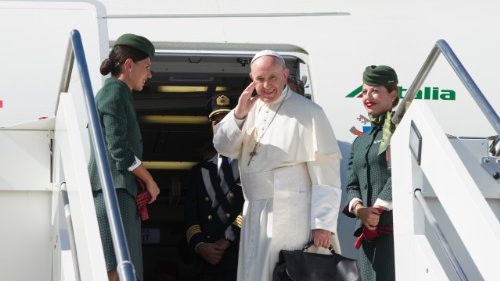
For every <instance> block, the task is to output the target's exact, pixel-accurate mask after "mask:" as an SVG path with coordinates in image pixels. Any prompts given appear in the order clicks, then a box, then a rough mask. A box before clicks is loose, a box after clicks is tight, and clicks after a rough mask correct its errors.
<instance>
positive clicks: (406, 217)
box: [0, 0, 500, 280]
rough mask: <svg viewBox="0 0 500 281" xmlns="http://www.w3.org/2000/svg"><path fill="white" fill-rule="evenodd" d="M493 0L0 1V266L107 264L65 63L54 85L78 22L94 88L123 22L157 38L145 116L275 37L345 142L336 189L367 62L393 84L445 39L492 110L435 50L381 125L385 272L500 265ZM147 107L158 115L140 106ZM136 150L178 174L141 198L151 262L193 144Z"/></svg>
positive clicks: (418, 273) (497, 21) (192, 117)
mask: <svg viewBox="0 0 500 281" xmlns="http://www.w3.org/2000/svg"><path fill="white" fill-rule="evenodd" d="M498 7H499V6H498V3H496V2H495V1H488V0H478V1H473V2H471V1H448V0H443V1H429V0H423V1H412V2H409V1H393V0H384V1H362V0H360V1H343V0H342V1H319V0H318V1H300V0H292V1H286V2H283V1H261V0H258V1H227V0H226V1H224V0H211V1H129V0H126V1H115V0H109V1H102V2H98V1H0V36H1V38H2V40H1V41H2V44H1V45H0V55H1V57H2V60H1V61H2V65H1V67H0V77H1V78H0V144H2V145H0V153H1V155H2V160H1V161H0V168H1V170H2V176H0V209H1V210H2V211H1V212H0V221H2V222H3V225H2V229H3V230H2V232H0V248H1V249H2V251H1V252H0V261H1V262H0V280H106V273H105V266H104V257H103V254H102V249H101V245H100V240H99V234H98V229H97V222H96V219H95V212H94V209H93V205H92V204H93V203H92V194H91V192H90V183H89V180H88V174H87V170H86V163H87V159H88V155H89V152H88V151H89V149H92V148H90V147H91V146H90V143H91V142H90V141H89V137H88V129H87V126H88V123H89V120H88V117H87V112H86V108H85V102H84V98H83V91H82V85H81V82H80V78H81V77H82V75H81V73H79V72H78V70H77V67H78V66H77V63H75V65H74V66H73V68H71V69H73V71H72V75H71V79H70V80H69V81H68V82H69V87H68V88H64V87H63V86H62V85H64V79H63V78H64V76H63V69H64V67H65V65H67V58H68V56H67V48H68V44H69V38H70V32H71V31H72V30H78V32H79V34H81V38H82V42H83V48H84V51H85V56H86V63H87V64H88V70H89V77H90V82H91V90H92V92H93V94H96V93H97V91H98V90H99V88H100V87H101V85H102V82H103V81H104V79H103V77H102V76H101V75H100V74H99V72H98V69H99V65H100V63H101V61H102V60H103V59H104V58H106V57H107V54H108V51H109V47H110V46H111V45H112V43H113V41H114V40H116V39H117V38H118V37H119V36H120V35H121V34H123V33H135V34H140V35H143V36H145V37H147V38H149V39H150V40H151V41H152V42H153V43H154V45H155V47H156V55H155V58H154V59H153V72H154V73H153V79H152V81H151V86H150V92H148V93H145V94H144V95H142V96H141V94H139V95H137V96H136V97H137V100H136V102H137V107H138V112H142V113H143V114H139V116H141V122H142V124H149V123H151V124H159V123H160V124H167V125H166V126H168V124H170V125H172V124H175V125H176V126H178V125H179V124H185V125H186V126H190V125H193V124H199V123H203V122H205V121H204V120H205V119H203V118H204V116H202V115H203V114H191V113H190V114H187V115H186V114H184V116H183V114H182V112H181V113H179V112H177V111H178V110H177V111H176V108H177V107H178V108H182V109H183V110H184V109H185V110H186V111H185V112H188V111H189V110H194V111H193V112H195V111H196V108H191V102H198V103H199V104H201V103H200V101H201V99H202V98H203V97H204V96H203V94H201V95H200V94H199V93H198V94H196V93H190V94H189V95H185V97H184V96H182V95H171V96H168V93H161V91H160V90H155V89H160V88H159V87H162V86H166V85H170V84H176V83H177V84H184V85H188V84H189V85H191V84H192V85H191V86H193V85H195V84H196V85H200V84H201V83H203V81H205V82H207V81H208V82H207V83H212V82H213V81H229V80H231V79H234V80H235V81H241V85H240V87H244V84H243V83H244V82H245V79H246V78H245V77H246V75H247V73H248V69H249V68H248V61H245V60H248V58H251V56H252V55H253V54H254V53H255V52H257V51H259V50H261V49H274V50H276V51H279V52H281V53H282V54H283V55H284V56H285V58H286V60H287V65H288V64H289V66H290V67H291V68H292V69H293V73H294V74H295V75H296V76H297V77H300V78H301V79H302V80H303V81H305V85H306V88H305V92H306V94H307V95H308V96H310V97H311V98H312V99H313V100H314V101H315V102H316V103H318V104H319V105H321V106H322V107H323V109H324V110H325V112H326V114H327V116H328V118H329V120H330V122H331V124H332V127H333V129H334V132H335V134H336V137H337V140H338V141H339V145H340V147H341V150H342V154H343V157H344V159H343V161H342V182H343V189H345V179H346V166H347V158H348V157H349V152H350V145H351V143H352V141H353V140H354V138H355V137H356V134H359V133H361V132H362V130H363V126H366V125H367V124H365V123H364V122H362V121H363V120H364V119H363V118H362V117H360V115H366V113H365V111H364V108H363V106H362V104H361V101H360V99H359V98H358V96H359V93H360V88H359V87H360V86H361V75H362V72H363V70H364V68H365V67H366V66H367V65H372V64H375V65H379V64H386V65H390V66H392V67H394V68H395V69H396V71H397V73H398V77H399V85H400V96H401V97H404V96H405V95H406V93H407V92H408V90H409V88H410V86H411V85H412V83H413V81H414V79H415V77H416V76H417V74H418V73H419V71H420V69H421V67H422V66H423V65H424V62H425V61H426V59H427V57H428V55H429V53H430V52H431V49H432V48H433V47H434V46H435V44H436V42H438V40H440V39H443V40H445V41H446V42H447V43H448V44H449V46H450V47H451V48H452V50H453V51H454V53H455V54H456V56H457V57H458V59H460V61H461V63H462V64H463V66H464V68H465V70H466V71H467V72H468V74H470V76H471V77H472V78H473V79H474V81H475V83H476V84H477V86H478V87H479V89H480V90H481V91H482V93H483V94H484V97H485V99H486V100H487V101H488V103H489V106H490V108H491V109H493V110H492V112H490V113H489V115H490V117H486V116H485V114H484V113H483V112H482V111H481V109H480V106H478V105H477V103H476V101H475V100H474V98H473V97H472V95H471V94H470V93H469V91H468V89H467V87H466V86H464V84H463V83H462V81H461V80H460V79H459V78H458V76H457V74H456V73H455V71H454V70H453V68H452V67H451V66H450V63H449V62H448V61H447V60H446V59H445V57H444V56H442V55H441V56H440V57H439V58H438V59H437V61H436V63H435V64H434V66H433V67H432V69H431V70H430V71H429V72H428V75H427V76H426V79H425V80H424V81H423V84H422V85H421V86H420V87H419V92H418V93H417V95H416V98H415V100H414V101H413V102H412V104H411V106H410V107H409V110H408V111H407V112H406V114H405V117H404V118H403V120H402V121H401V123H400V125H399V127H398V129H397V130H396V133H395V134H394V136H393V140H392V141H391V143H392V144H393V147H392V157H393V158H392V167H393V170H392V171H393V201H394V208H395V210H396V211H395V212H394V220H395V233H394V234H395V244H396V253H395V254H396V275H397V279H398V280H500V267H499V266H498V265H497V264H496V263H497V262H496V260H497V259H496V258H495V253H499V252H500V224H499V221H498V218H499V215H500V192H499V191H498V190H500V189H499V188H500V183H499V180H498V175H500V168H499V167H500V160H499V157H498V154H496V155H492V153H491V152H488V150H489V149H490V148H491V147H493V149H495V146H494V145H493V146H492V145H491V143H492V139H493V138H492V137H495V136H497V137H498V135H499V131H498V127H495V126H498V124H497V125H495V123H494V122H493V123H492V122H490V121H491V120H495V118H496V120H498V113H497V111H498V108H500V97H499V95H498V94H497V93H496V92H495V90H496V88H497V84H498V72H499V71H498V69H499V66H500V52H499V50H500V36H499V35H498V27H499V26H500V18H499V17H498V15H497V11H498ZM226 74H227V76H226ZM204 79H205V80H204ZM210 79H212V80H210ZM213 79H215V80H213ZM233 82H234V81H233ZM226 83H227V84H228V85H232V86H233V88H232V92H231V93H228V94H229V95H233V96H237V95H238V93H239V92H238V88H237V87H236V88H234V85H233V84H231V83H232V82H226ZM235 83H236V82H235ZM228 87H229V88H230V86H228ZM241 89H243V88H241ZM197 108H198V109H199V106H198V107H197ZM158 112H159V113H158ZM151 116H153V118H152V119H148V118H149V117H151ZM158 116H160V117H159V119H160V120H163V121H147V120H158V119H154V117H158ZM169 116H170V117H172V118H173V117H175V118H179V116H182V117H184V118H181V119H182V121H172V120H173V119H172V118H170V119H169ZM186 116H187V117H186ZM491 116H493V117H491ZM495 116H496V117H495ZM162 118H163V119H162ZM175 118H174V119H175ZM177 120H180V119H177ZM200 120H201V121H200ZM148 122H149V123H148ZM176 122H177V123H176ZM197 122H198V123H197ZM412 123H413V126H412ZM145 126H149V127H147V128H148V130H155V129H154V128H159V127H154V126H155V125H145ZM151 128H153V129H151ZM412 128H413V129H412ZM415 128H416V129H415ZM157 130H158V132H160V133H161V129H157ZM148 136H150V135H146V136H145V146H147V145H151V144H152V143H154V141H153V140H156V139H151V141H150V142H148V141H147V140H148ZM207 136H208V135H204V137H205V138H206V137H207ZM419 139H420V141H419ZM160 140H162V139H160ZM190 140H191V139H190V138H189V137H185V139H182V140H180V141H179V140H178V141H179V143H181V142H183V141H186V142H188V143H189V141H190ZM176 144H177V143H176ZM179 145H180V144H179ZM195 149H197V148H195V147H192V150H195ZM185 153H191V152H190V151H188V150H186V152H185ZM144 160H145V161H146V163H147V164H149V165H150V167H157V168H153V169H156V172H157V173H158V174H160V175H161V173H167V174H168V175H172V174H173V175H174V176H172V178H169V179H170V181H168V182H165V183H164V186H170V188H171V189H172V190H175V192H173V193H172V194H173V195H172V194H170V195H169V196H168V197H167V198H166V199H165V200H164V201H163V203H164V204H163V205H162V204H159V205H158V206H157V207H153V206H152V207H151V208H152V213H155V214H158V217H156V218H153V219H156V220H154V222H156V223H157V224H155V223H152V224H145V227H144V233H145V237H144V241H143V242H144V245H145V246H144V247H145V260H147V261H148V263H149V264H151V263H153V262H156V261H157V260H156V259H157V258H158V257H161V256H162V255H166V256H168V257H169V258H174V259H175V257H176V255H175V253H174V254H172V250H173V249H175V247H176V246H172V247H171V246H169V245H170V244H171V243H173V242H172V241H175V238H176V237H177V236H179V237H181V236H182V235H183V232H182V231H181V232H179V233H177V234H175V233H174V234H172V233H170V234H168V235H173V238H172V237H171V236H168V237H169V238H168V239H167V240H164V239H165V237H167V234H165V233H166V231H165V227H162V226H160V225H163V226H165V225H166V226H168V227H171V226H172V225H174V224H175V222H179V216H180V215H179V214H180V213H182V204H181V203H179V202H180V201H176V200H181V199H182V196H181V191H182V184H181V186H179V185H178V184H175V183H174V182H175V181H176V180H174V179H173V178H176V176H177V174H176V172H175V171H179V172H178V173H179V175H182V173H183V171H185V170H186V169H188V168H189V167H190V163H191V162H190V161H192V159H188V158H186V159H174V160H172V159H166V161H152V159H144ZM149 160H151V161H149ZM154 160H158V159H154ZM167 160H168V161H167ZM155 165H156V166H155ZM158 167H160V168H158ZM495 173H499V174H496V176H495ZM179 177H181V176H179ZM179 177H177V178H176V179H179ZM161 185H162V184H161V183H160V186H161ZM415 189H417V191H415ZM418 190H421V191H422V192H418ZM163 192H164V193H167V191H163V190H162V193H163ZM420 194H421V195H422V198H424V199H425V201H427V204H428V205H429V207H430V210H431V211H432V212H433V213H434V216H435V218H436V219H437V221H438V225H439V227H440V229H441V230H442V233H443V234H444V237H445V240H446V241H444V242H443V241H442V239H441V237H440V236H436V235H435V234H434V232H433V229H434V228H433V227H432V226H433V223H431V222H429V219H428V218H427V217H425V216H424V209H423V208H422V207H421V205H420V204H419V203H418V202H420V201H421V200H419V199H418V200H417V199H415V198H416V197H417V198H418V197H419V196H420ZM173 201H175V202H177V204H174V203H172V202H173ZM342 203H343V204H344V203H345V202H344V201H342ZM172 228H173V229H177V230H180V229H181V228H180V227H179V226H177V227H175V226H172ZM353 230H354V224H353V221H352V220H350V219H347V218H345V217H344V216H343V215H342V214H340V215H339V229H338V232H339V236H340V240H341V244H342V245H341V246H342V254H344V255H346V256H350V257H355V256H356V253H355V251H354V250H353V249H352V242H353V238H352V232H353ZM175 235H177V236H175ZM169 243H170V244H169ZM443 245H445V246H444V247H443ZM447 245H448V246H447ZM169 247H170V248H169ZM447 248H451V249H452V251H451V252H452V255H451V257H450V255H449V254H448V252H447ZM169 251H170V252H169ZM179 260H180V258H177V259H175V262H180V261H179ZM145 264H146V263H145ZM145 270H146V271H152V268H151V267H150V268H145ZM188 270H189V268H188V267H186V266H181V272H182V271H188ZM464 276H465V278H466V279H464ZM146 280H147V279H146Z"/></svg>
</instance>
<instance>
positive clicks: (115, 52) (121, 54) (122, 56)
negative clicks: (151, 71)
mask: <svg viewBox="0 0 500 281" xmlns="http://www.w3.org/2000/svg"><path fill="white" fill-rule="evenodd" d="M147 57H148V55H147V54H146V53H144V52H142V51H139V50H137V49H135V48H132V47H129V46H124V45H115V46H114V47H113V49H112V50H111V52H109V55H108V58H107V59H105V60H104V61H103V62H102V63H101V68H100V72H101V74H102V75H107V74H108V73H110V72H111V75H113V76H118V75H120V73H121V71H122V70H121V66H122V64H123V63H124V62H125V61H126V60H127V59H128V58H131V59H132V60H133V61H134V62H138V61H141V60H143V59H145V58H147Z"/></svg>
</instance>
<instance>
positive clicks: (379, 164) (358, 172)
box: [344, 126, 392, 227]
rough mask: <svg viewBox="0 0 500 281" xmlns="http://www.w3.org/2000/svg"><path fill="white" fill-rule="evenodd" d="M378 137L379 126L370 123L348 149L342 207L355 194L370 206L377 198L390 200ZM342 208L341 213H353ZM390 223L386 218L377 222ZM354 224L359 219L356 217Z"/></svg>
mask: <svg viewBox="0 0 500 281" xmlns="http://www.w3.org/2000/svg"><path fill="white" fill-rule="evenodd" d="M381 141H382V127H381V126H377V127H373V128H372V130H371V131H370V133H367V134H363V135H361V136H359V137H357V138H356V139H355V140H354V142H353V144H352V149H351V155H350V158H349V163H348V170H347V172H348V178H347V201H346V208H347V207H348V204H349V202H351V200H352V199H353V198H359V199H361V200H362V201H363V205H365V206H368V207H369V206H373V204H374V203H375V201H376V200H377V198H380V199H382V200H385V201H392V183H391V172H390V171H389V170H388V169H387V160H386V154H385V153H381V154H380V155H379V154H378V149H379V145H380V142H381ZM346 208H345V209H344V213H345V214H346V215H348V216H351V217H354V216H353V215H352V214H350V213H349V212H348V210H347V209H346ZM387 223H389V224H391V225H392V220H391V222H386V223H382V222H381V224H387ZM357 226H358V227H360V226H361V222H359V221H358V225H357Z"/></svg>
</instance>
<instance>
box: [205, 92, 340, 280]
mask: <svg viewBox="0 0 500 281" xmlns="http://www.w3.org/2000/svg"><path fill="white" fill-rule="evenodd" d="M280 104H281V106H280ZM278 108H279V110H278V112H277V114H275V113H276V110H277V109H278ZM266 128H267V129H266ZM215 131H216V132H215V135H214V146H215V148H216V149H217V150H218V151H219V153H221V154H223V155H226V156H228V157H231V158H237V159H238V161H239V162H238V163H239V169H240V178H241V183H242V186H243V192H244V195H245V205H244V207H243V227H242V233H241V236H240V252H239V260H238V281H270V280H271V279H272V271H273V269H274V267H275V265H276V262H277V261H278V254H279V251H280V250H282V249H300V248H302V247H303V246H304V244H305V243H307V242H308V241H309V240H310V239H311V237H310V233H311V229H326V230H329V231H331V232H332V233H336V232H337V217H338V211H339V205H340V197H341V188H340V159H341V154H340V151H339V148H338V145H337V141H336V139H335V135H334V134H333V130H332V128H331V126H330V123H329V122H328V119H327V117H326V115H325V113H324V112H323V109H322V108H321V107H320V106H319V105H317V104H315V103H314V102H312V101H310V100H309V99H307V98H305V97H303V96H301V95H299V94H297V93H294V92H293V91H292V90H290V89H289V88H288V87H286V88H285V90H284V91H283V93H282V94H281V96H280V97H279V98H278V100H276V101H274V102H272V103H270V104H266V103H264V102H262V101H261V100H258V101H257V102H256V104H255V105H254V107H253V108H252V110H251V111H250V112H249V113H248V115H247V117H246V119H245V121H244V123H243V125H242V126H241V121H237V120H236V119H235V117H234V112H230V113H229V114H227V115H226V117H225V118H224V119H223V120H222V121H221V122H220V123H219V124H218V125H217V126H216V128H215ZM257 141H258V142H259V144H258V146H257V150H256V152H257V153H256V154H255V155H254V156H253V157H252V159H251V160H250V158H251V157H250V153H251V152H252V151H253V149H254V146H255V144H256V142H257ZM332 238H333V239H332V244H333V246H334V248H335V249H336V250H337V251H339V249H340V247H339V243H338V239H337V236H336V235H334V236H332Z"/></svg>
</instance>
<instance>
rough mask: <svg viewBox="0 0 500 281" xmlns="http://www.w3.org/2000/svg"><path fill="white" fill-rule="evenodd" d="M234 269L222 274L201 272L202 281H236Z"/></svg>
mask: <svg viewBox="0 0 500 281" xmlns="http://www.w3.org/2000/svg"><path fill="white" fill-rule="evenodd" d="M236 272H237V271H236V268H235V269H234V270H226V271H222V272H203V281H236Z"/></svg>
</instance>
